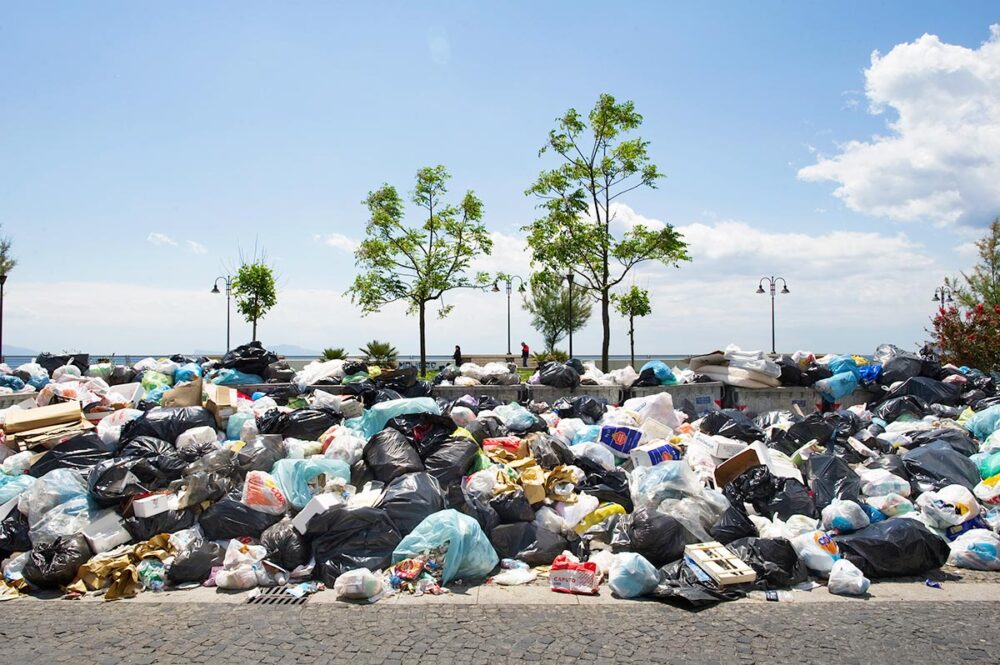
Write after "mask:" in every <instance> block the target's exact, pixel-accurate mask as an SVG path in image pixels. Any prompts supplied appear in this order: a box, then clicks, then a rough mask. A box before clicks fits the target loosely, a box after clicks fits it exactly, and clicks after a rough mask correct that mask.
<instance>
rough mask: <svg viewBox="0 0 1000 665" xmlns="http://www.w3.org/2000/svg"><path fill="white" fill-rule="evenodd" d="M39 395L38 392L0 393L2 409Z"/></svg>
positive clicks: (0, 406) (0, 407)
mask: <svg viewBox="0 0 1000 665" xmlns="http://www.w3.org/2000/svg"><path fill="white" fill-rule="evenodd" d="M36 397H38V393H36V392H30V393H20V392H19V393H7V394H5V395H0V409H6V408H8V407H11V406H14V405H15V404H20V403H21V402H23V401H24V400H26V399H32V400H33V399H35V398H36Z"/></svg>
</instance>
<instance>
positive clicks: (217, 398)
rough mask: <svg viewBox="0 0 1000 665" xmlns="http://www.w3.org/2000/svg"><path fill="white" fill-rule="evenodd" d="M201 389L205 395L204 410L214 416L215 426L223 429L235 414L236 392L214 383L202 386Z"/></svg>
mask: <svg viewBox="0 0 1000 665" xmlns="http://www.w3.org/2000/svg"><path fill="white" fill-rule="evenodd" d="M202 388H203V390H204V393H205V408H206V409H208V410H209V411H211V412H212V415H213V416H215V422H216V424H217V425H218V426H219V427H220V428H224V427H225V426H226V424H227V423H228V422H229V416H231V415H233V414H234V413H236V390H235V389H233V388H229V387H227V386H217V385H215V384H214V383H205V384H202Z"/></svg>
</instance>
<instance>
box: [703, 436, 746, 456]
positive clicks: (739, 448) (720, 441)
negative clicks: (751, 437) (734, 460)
mask: <svg viewBox="0 0 1000 665" xmlns="http://www.w3.org/2000/svg"><path fill="white" fill-rule="evenodd" d="M691 443H692V444H693V445H697V446H699V447H701V448H703V449H704V450H705V451H706V452H708V454H709V455H711V456H712V457H714V458H716V459H719V460H727V459H729V458H731V457H734V456H736V455H739V454H740V453H741V452H743V451H744V450H746V449H747V444H745V443H743V442H742V441H736V440H735V439H727V438H726V437H724V436H718V435H715V436H709V435H708V434H702V433H700V432H697V433H695V434H694V435H693V436H692V437H691Z"/></svg>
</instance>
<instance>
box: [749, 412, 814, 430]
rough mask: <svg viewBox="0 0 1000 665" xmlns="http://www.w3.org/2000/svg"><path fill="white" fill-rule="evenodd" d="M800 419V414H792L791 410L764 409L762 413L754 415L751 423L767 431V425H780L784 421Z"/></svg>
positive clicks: (797, 420) (795, 421) (792, 421)
mask: <svg viewBox="0 0 1000 665" xmlns="http://www.w3.org/2000/svg"><path fill="white" fill-rule="evenodd" d="M801 420H802V417H801V416H799V415H797V414H794V413H792V412H791V411H784V410H778V411H765V412H764V413H758V414H757V415H756V416H754V419H753V424H754V425H756V426H757V428H759V429H760V430H761V431H763V432H767V428H768V427H774V426H775V425H780V424H782V423H786V422H791V423H797V422H799V421H801Z"/></svg>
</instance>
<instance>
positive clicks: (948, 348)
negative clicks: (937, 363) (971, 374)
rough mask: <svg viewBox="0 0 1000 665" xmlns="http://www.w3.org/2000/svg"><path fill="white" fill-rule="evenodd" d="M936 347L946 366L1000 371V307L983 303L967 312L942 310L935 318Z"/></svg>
mask: <svg viewBox="0 0 1000 665" xmlns="http://www.w3.org/2000/svg"><path fill="white" fill-rule="evenodd" d="M934 343H935V345H936V346H937V347H938V348H939V349H940V350H941V361H942V362H946V363H954V364H955V365H959V366H961V365H966V366H968V367H975V368H977V369H981V370H983V371H990V370H995V369H1000V305H995V306H993V307H988V306H984V305H983V304H982V303H979V304H977V305H975V306H974V307H970V308H969V309H966V310H964V311H960V310H959V309H958V308H957V307H948V308H947V309H946V308H944V307H942V308H940V309H939V310H938V313H937V315H935V317H934Z"/></svg>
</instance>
